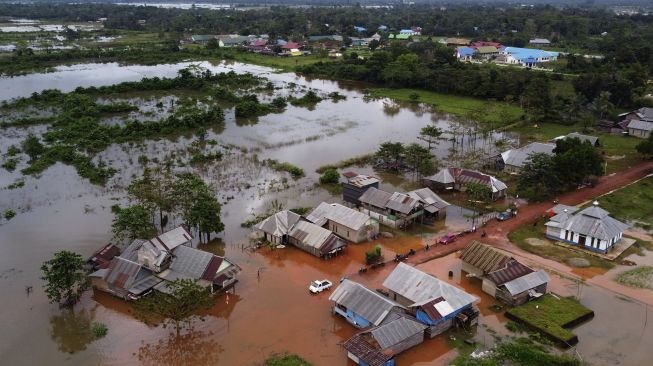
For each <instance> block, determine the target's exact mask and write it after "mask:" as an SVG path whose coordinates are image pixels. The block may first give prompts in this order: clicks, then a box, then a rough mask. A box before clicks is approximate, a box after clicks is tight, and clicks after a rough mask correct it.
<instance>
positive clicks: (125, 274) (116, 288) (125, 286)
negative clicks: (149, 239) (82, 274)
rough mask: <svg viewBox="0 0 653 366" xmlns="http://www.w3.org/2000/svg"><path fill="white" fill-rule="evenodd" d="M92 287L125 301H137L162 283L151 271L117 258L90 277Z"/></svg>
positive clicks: (135, 263)
mask: <svg viewBox="0 0 653 366" xmlns="http://www.w3.org/2000/svg"><path fill="white" fill-rule="evenodd" d="M89 279H90V281H91V286H93V288H95V289H98V290H100V291H104V292H108V293H110V294H112V295H114V296H117V297H120V298H122V299H124V300H135V299H137V298H139V297H140V296H142V295H144V294H147V293H149V292H150V291H151V290H152V288H153V287H154V286H156V285H157V284H159V283H160V282H162V280H161V279H159V278H157V277H156V276H154V273H152V271H151V270H149V269H148V268H146V267H144V266H142V265H140V264H139V263H137V262H132V261H130V260H128V259H125V258H121V257H115V258H113V259H112V260H111V262H110V263H109V264H108V266H107V267H106V268H102V269H99V270H97V271H95V272H93V273H91V274H90V275H89Z"/></svg>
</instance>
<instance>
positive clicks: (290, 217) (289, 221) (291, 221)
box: [254, 210, 301, 236]
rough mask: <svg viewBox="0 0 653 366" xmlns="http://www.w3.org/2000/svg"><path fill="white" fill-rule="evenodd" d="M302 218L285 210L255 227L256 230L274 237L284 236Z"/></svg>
mask: <svg viewBox="0 0 653 366" xmlns="http://www.w3.org/2000/svg"><path fill="white" fill-rule="evenodd" d="M300 218H301V216H299V215H297V214H296V213H294V212H292V211H289V210H283V211H279V212H277V213H276V214H274V215H272V216H270V217H268V218H267V219H265V220H263V221H261V222H259V223H258V224H256V225H254V228H256V229H259V230H261V231H263V232H265V233H268V234H271V235H274V236H284V235H287V234H288V233H289V232H290V229H291V228H292V227H293V225H295V223H297V221H299V219H300Z"/></svg>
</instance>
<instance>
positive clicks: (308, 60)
mask: <svg viewBox="0 0 653 366" xmlns="http://www.w3.org/2000/svg"><path fill="white" fill-rule="evenodd" d="M233 57H234V60H235V61H239V62H245V63H250V64H255V65H261V66H268V67H275V68H278V69H281V70H284V71H293V70H294V69H295V67H297V66H303V65H310V64H314V63H316V62H318V61H328V59H325V58H322V57H319V56H318V55H308V56H296V57H279V56H270V55H261V54H258V53H251V52H234V53H233Z"/></svg>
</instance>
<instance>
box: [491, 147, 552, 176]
mask: <svg viewBox="0 0 653 366" xmlns="http://www.w3.org/2000/svg"><path fill="white" fill-rule="evenodd" d="M555 147H556V146H555V145H554V144H549V143H542V142H531V143H530V144H528V145H525V146H522V147H520V148H516V149H511V150H507V151H504V152H502V153H501V155H499V156H498V159H496V160H495V169H497V170H499V171H500V170H503V171H506V172H508V173H519V172H520V171H521V169H522V168H523V167H524V165H526V163H528V162H529V161H530V159H531V158H530V156H531V154H547V155H553V154H554V153H553V149H555Z"/></svg>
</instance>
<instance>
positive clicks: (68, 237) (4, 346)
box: [0, 63, 649, 365]
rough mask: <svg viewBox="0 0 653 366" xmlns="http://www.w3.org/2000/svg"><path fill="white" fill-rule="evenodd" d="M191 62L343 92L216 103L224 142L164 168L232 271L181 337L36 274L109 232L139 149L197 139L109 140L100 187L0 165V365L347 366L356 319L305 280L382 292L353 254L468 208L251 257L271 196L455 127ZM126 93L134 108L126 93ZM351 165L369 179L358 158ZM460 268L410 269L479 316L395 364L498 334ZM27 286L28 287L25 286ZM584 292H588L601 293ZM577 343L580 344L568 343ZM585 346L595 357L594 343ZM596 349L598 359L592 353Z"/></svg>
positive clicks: (420, 234) (441, 153)
mask: <svg viewBox="0 0 653 366" xmlns="http://www.w3.org/2000/svg"><path fill="white" fill-rule="evenodd" d="M188 65H190V63H182V64H174V65H159V66H120V65H118V64H112V63H109V64H91V65H75V66H67V67H60V68H57V71H55V72H53V73H46V74H30V75H25V76H19V77H14V78H0V99H1V100H7V99H11V98H15V97H20V96H27V95H30V94H31V93H32V92H37V91H40V90H43V89H48V88H59V89H61V90H64V91H70V90H73V89H75V88H76V87H78V86H92V85H94V86H101V85H110V84H114V83H118V82H122V81H129V80H138V79H140V78H142V77H146V76H147V77H153V76H159V77H166V76H168V77H170V76H174V75H175V74H176V72H177V70H179V69H180V68H182V67H186V66H188ZM200 65H201V66H203V67H206V68H209V69H211V70H212V71H216V72H220V71H230V70H235V71H236V72H251V73H254V74H256V75H260V76H265V77H267V78H269V79H270V80H271V81H272V82H273V83H274V84H275V86H276V87H277V88H279V89H276V90H275V93H277V94H282V95H299V96H301V95H303V93H305V92H306V91H307V90H308V89H314V90H315V91H316V92H317V93H318V94H320V95H325V94H328V93H330V92H333V91H337V92H339V93H340V94H342V95H345V96H346V97H347V99H346V100H340V101H337V102H336V101H331V100H325V101H322V102H320V103H319V104H317V106H315V108H311V109H307V108H300V107H293V106H288V108H287V109H286V110H285V111H284V112H283V113H281V114H270V115H267V116H264V117H260V118H258V119H254V120H246V121H243V120H240V119H237V118H235V117H234V114H233V110H232V109H231V108H227V109H226V121H225V126H224V128H220V129H217V130H212V131H209V137H208V139H215V140H216V141H217V142H218V145H217V147H214V148H215V149H220V150H221V151H223V152H224V153H225V158H224V159H223V160H222V161H219V162H216V163H214V164H210V165H209V166H203V167H198V168H191V167H190V166H188V165H187V164H178V165H177V168H176V169H177V170H180V171H185V170H193V171H196V172H198V173H199V174H201V175H202V177H203V178H204V179H205V180H206V181H207V182H209V183H211V184H212V185H213V187H214V190H215V194H216V196H217V197H218V198H219V200H220V201H221V202H222V203H223V215H222V216H223V222H224V223H225V232H224V233H221V234H220V236H219V238H220V240H219V241H216V242H214V243H212V244H210V245H203V246H202V248H203V249H205V250H209V251H212V252H215V253H217V254H220V255H226V256H227V257H229V258H230V259H231V260H233V261H234V262H236V263H237V264H238V265H240V266H241V267H242V268H243V272H242V273H241V275H240V277H239V282H238V284H237V285H236V288H235V293H233V294H229V295H228V296H226V295H221V296H220V297H219V298H218V299H217V304H216V305H215V306H214V307H213V308H212V309H211V310H210V311H208V313H207V316H206V320H205V321H204V322H198V323H197V324H196V326H195V329H194V330H193V331H192V332H189V333H185V334H184V335H183V336H182V337H181V338H177V337H176V336H174V335H171V334H170V330H169V329H164V328H162V327H156V326H148V325H145V324H143V323H142V322H140V321H139V320H137V319H135V318H134V317H133V315H132V312H131V310H130V306H129V304H127V303H125V302H123V301H120V300H118V299H115V298H113V297H111V296H109V295H106V294H103V293H95V294H94V293H92V292H91V291H89V292H87V293H86V295H85V296H84V298H83V299H82V301H81V303H80V304H79V305H77V306H76V307H75V309H73V310H72V311H63V310H60V309H58V307H57V306H55V305H50V304H48V303H47V299H46V298H45V295H44V293H43V291H42V289H41V285H42V283H41V280H40V279H39V276H40V273H39V267H40V265H41V263H42V262H43V261H45V260H47V259H49V258H51V256H52V254H53V253H54V252H56V251H58V250H62V249H68V250H73V251H76V252H78V253H80V254H82V255H83V256H88V255H90V254H91V253H92V252H93V251H94V250H96V249H97V248H98V247H100V246H101V245H103V244H105V243H107V242H109V241H110V240H111V233H110V225H111V219H112V215H111V212H110V207H111V206H112V205H114V204H116V203H123V204H125V203H126V201H125V192H124V188H125V186H126V185H127V184H128V183H129V181H130V180H131V179H132V177H134V176H138V175H140V174H141V172H142V167H141V166H140V164H139V163H138V162H137V158H136V157H137V156H140V155H146V156H148V157H149V158H150V159H152V158H157V159H159V160H163V159H165V158H166V157H170V156H174V157H175V161H185V159H187V158H188V155H189V153H188V151H187V146H188V145H189V144H190V143H191V142H192V141H194V140H195V138H194V137H192V136H179V137H177V138H175V139H172V140H166V139H161V140H156V141H145V142H144V143H140V144H114V145H111V146H110V147H109V148H108V149H107V150H106V151H104V152H102V153H100V154H98V157H97V158H96V159H97V160H102V161H103V162H105V163H107V165H109V166H113V167H115V168H117V169H118V170H119V171H120V172H119V173H118V174H117V175H116V177H114V178H112V179H111V180H110V181H109V183H108V184H107V185H106V186H105V187H98V186H93V185H91V184H89V183H88V182H87V181H85V180H83V179H81V178H80V177H79V176H78V175H77V173H76V171H75V170H74V168H72V167H69V166H65V165H62V164H56V165H55V166H53V167H51V168H49V169H48V170H46V171H45V172H43V173H42V174H41V175H40V176H38V177H21V176H20V173H19V171H20V169H21V168H23V167H24V166H25V165H26V160H27V159H26V157H25V156H23V157H22V158H21V162H20V163H19V165H18V168H17V170H16V171H15V172H13V173H9V172H7V171H6V170H2V174H1V175H0V187H6V186H7V185H9V184H11V183H13V182H15V181H16V180H19V179H24V183H25V184H24V187H21V188H17V189H12V190H9V189H2V190H0V210H2V211H4V209H6V208H12V209H14V210H15V211H16V212H18V215H17V216H16V217H15V218H13V219H12V220H11V221H8V222H7V221H2V222H1V225H0V292H1V293H2V294H3V295H2V299H3V302H2V303H3V311H2V312H1V313H0V324H2V329H3V332H2V334H1V335H0V357H2V360H3V363H6V364H11V365H28V364H42V363H45V362H47V363H48V364H51V365H60V364H75V365H91V364H92V365H98V364H100V365H123V364H143V365H150V364H151V365H154V364H156V365H161V364H172V365H185V364H198V365H203V364H224V365H250V364H256V363H258V362H260V361H261V360H263V359H264V358H265V357H267V356H268V355H270V354H271V353H275V352H284V351H289V352H294V353H298V354H300V355H301V356H302V357H305V358H306V359H308V360H309V361H311V362H312V363H314V364H315V365H342V364H347V362H348V361H347V360H346V354H345V352H344V351H343V349H342V348H341V347H340V346H339V343H340V342H342V341H343V340H345V339H347V338H348V337H350V336H351V335H352V334H354V332H355V329H354V328H353V327H351V326H350V325H349V324H348V323H347V322H345V321H344V320H342V319H341V318H339V317H335V316H333V315H332V314H331V312H330V303H329V301H328V296H329V294H328V293H323V294H319V295H317V296H310V295H309V294H308V291H307V286H308V283H309V282H310V281H311V280H314V279H322V278H327V279H330V280H331V281H333V282H335V283H337V282H338V280H339V279H340V278H342V277H344V276H348V277H351V278H354V279H360V280H361V281H362V282H364V283H367V284H369V285H370V286H372V287H379V286H380V283H381V282H382V281H383V278H385V276H386V275H387V273H389V271H390V270H391V268H390V267H391V266H387V267H386V268H384V269H382V270H379V271H370V272H368V273H367V274H365V275H364V276H362V277H361V276H358V274H357V269H358V268H360V267H361V266H362V262H363V259H364V251H365V250H368V249H369V248H372V247H373V246H374V245H377V244H378V245H381V246H382V248H383V255H384V256H385V257H386V258H392V257H393V256H394V254H395V253H405V252H407V251H408V250H409V249H411V248H412V249H419V248H420V247H421V246H423V245H424V243H425V242H426V241H429V240H432V239H433V238H434V237H436V236H437V235H441V234H442V233H444V232H446V231H448V230H455V229H456V228H459V227H465V226H467V225H469V223H468V221H467V219H466V218H465V216H466V215H467V214H468V213H467V212H465V211H464V210H463V209H460V208H457V207H452V208H451V209H450V211H449V215H448V217H447V221H445V222H444V223H443V222H439V223H437V224H436V225H435V226H433V227H423V228H415V229H413V230H412V231H411V232H410V233H407V234H405V233H399V234H398V235H396V236H395V237H394V238H392V239H380V240H378V241H375V242H370V243H365V244H361V245H352V246H350V247H349V248H348V250H347V251H346V253H345V254H344V255H341V256H338V257H336V258H334V259H332V260H330V261H323V260H320V259H317V258H314V257H312V256H310V255H309V254H307V253H304V252H301V251H299V250H297V249H295V248H286V249H278V250H274V251H270V250H269V249H261V250H259V251H256V252H253V251H251V250H249V249H245V248H244V247H246V246H248V245H249V241H248V239H247V237H248V234H249V230H248V229H244V228H242V227H241V226H240V223H241V222H243V221H246V220H247V219H250V218H252V217H253V216H254V215H257V214H261V213H264V212H266V210H268V208H269V207H270V206H271V205H272V202H273V201H276V202H280V203H281V204H282V205H283V207H285V208H293V207H311V206H315V205H316V204H318V203H319V202H321V201H325V200H326V201H330V202H337V201H340V198H339V197H337V196H332V195H331V194H330V193H329V192H327V191H326V190H324V189H322V188H319V187H317V186H316V185H315V182H316V178H317V174H316V173H315V169H316V168H317V167H319V166H321V165H324V164H332V163H336V162H338V161H340V160H343V159H346V158H350V157H352V156H356V155H362V154H369V153H372V152H374V151H375V150H376V148H377V147H378V145H379V144H380V143H382V142H384V141H387V140H393V141H401V142H405V143H410V142H415V141H417V140H416V136H417V135H418V132H419V130H420V128H422V127H423V126H425V125H428V124H435V125H437V126H439V127H441V128H443V129H445V130H448V129H449V128H451V126H453V125H455V124H457V123H458V122H457V121H455V120H453V119H452V118H450V117H449V116H446V115H441V114H438V113H437V112H435V111H433V110H431V109H430V108H427V107H425V106H422V105H400V104H397V103H394V102H392V101H389V100H385V99H379V100H367V99H365V98H364V95H363V93H362V86H361V85H357V84H350V83H338V82H333V81H325V80H309V79H306V78H303V77H299V76H296V75H294V74H287V73H285V74H284V73H275V72H274V70H272V69H269V68H264V67H258V66H252V65H244V64H238V63H232V64H228V63H221V64H218V65H212V64H210V63H200ZM262 97H263V98H266V97H271V96H269V95H268V96H265V95H262ZM134 100H135V101H138V102H139V103H142V101H139V99H138V98H135V99H134ZM144 104H145V105H147V103H144ZM45 130H46V126H30V127H29V128H25V129H18V128H7V129H4V130H1V131H0V136H1V137H0V151H2V152H4V151H6V149H7V148H8V147H9V146H10V145H12V144H19V143H20V141H21V140H22V139H23V138H24V137H25V136H26V134H27V133H29V132H32V133H36V134H40V133H42V132H44V131H45ZM511 138H512V136H509V135H503V134H502V135H492V136H491V138H488V139H480V140H479V141H477V142H476V143H477V144H480V145H481V146H482V147H483V148H487V149H491V148H492V147H493V146H494V143H493V141H496V140H497V139H511ZM440 145H441V146H438V147H437V148H436V149H434V152H435V154H436V155H437V156H438V157H439V158H440V159H446V157H447V156H448V155H449V153H450V151H449V148H450V147H451V142H449V141H444V142H442V143H441V144H440ZM264 159H277V160H279V161H286V162H290V163H292V164H295V165H297V166H299V167H301V168H303V169H304V170H305V171H306V173H307V177H305V178H302V179H299V180H292V179H290V178H288V177H287V176H286V175H284V174H280V173H278V172H274V171H272V170H270V169H269V168H268V167H267V166H265V164H263V163H262V161H263V160H264ZM351 169H352V170H360V171H361V172H365V173H374V174H377V172H374V171H373V170H372V168H370V167H369V166H367V167H361V168H360V169H359V168H357V167H353V168H351ZM378 175H379V176H380V177H381V178H383V179H384V182H383V184H382V187H383V188H384V189H387V190H393V189H401V190H408V189H410V188H411V187H414V186H415V185H416V183H415V182H414V181H411V179H396V177H395V178H392V176H387V175H384V174H382V173H379V174H378ZM459 266H460V264H459V261H458V260H457V259H456V258H455V255H452V256H448V257H445V258H442V259H438V260H436V261H432V262H429V263H426V264H424V265H422V269H423V270H425V271H427V272H430V273H433V274H435V275H437V276H438V277H440V278H442V279H446V280H450V281H452V282H453V283H456V284H457V285H459V286H461V287H463V288H465V289H466V290H469V291H470V292H472V293H474V294H476V295H477V296H479V298H480V303H479V308H480V309H481V314H482V318H481V324H482V325H481V326H479V327H478V329H476V330H475V331H473V332H471V333H469V334H451V335H445V336H441V337H437V338H436V339H434V340H429V341H428V342H426V343H425V344H423V345H421V346H419V347H417V348H415V349H412V350H410V351H408V352H406V353H404V354H402V355H400V356H399V357H398V364H400V365H409V364H414V365H427V364H434V363H435V364H442V363H446V362H447V361H448V360H451V359H452V358H453V357H455V355H456V351H455V350H452V346H451V344H450V340H451V338H450V337H474V339H475V340H476V341H477V342H479V343H481V344H484V345H488V346H489V345H491V344H492V342H493V340H494V336H495V335H494V334H492V333H491V332H490V331H488V329H489V328H497V329H501V330H502V331H501V330H500V331H499V332H504V333H505V327H503V326H502V325H503V324H504V322H505V318H503V316H502V315H501V314H498V313H495V312H493V311H492V310H490V306H491V305H493V304H495V302H494V300H493V299H491V298H489V297H488V296H486V295H484V294H483V293H482V292H481V291H480V284H479V283H478V280H476V279H470V278H467V277H465V276H463V275H461V273H460V269H459ZM450 270H451V271H453V272H454V276H453V277H452V278H451V279H449V278H448V271H450ZM29 286H33V289H34V290H33V291H31V292H28V291H27V290H26V289H27V288H28V287H29ZM563 288H564V287H563ZM588 288H590V287H588ZM583 293H584V296H589V295H588V294H591V293H592V292H591V291H590V290H588V289H587V288H586V290H585V291H584V292H583ZM592 299H593V298H590V300H588V301H598V300H592ZM600 301H603V300H600ZM612 301H621V300H618V299H617V300H614V299H613V300H612ZM613 305H614V304H613V303H612V302H610V301H608V302H606V301H603V302H601V303H600V304H597V306H596V308H597V309H598V310H597V317H599V316H601V317H603V318H609V317H610V315H609V314H611V313H612V312H614V309H616V307H612V306H613ZM617 305H620V303H618V304H617ZM626 306H628V305H626ZM633 306H635V305H633ZM599 311H600V315H599ZM635 314H639V313H635V312H634V313H633V314H632V315H633V319H629V321H633V322H634V321H637V320H641V319H640V318H639V317H635ZM93 321H100V322H103V323H106V324H107V325H108V328H109V333H108V335H107V336H106V337H105V338H102V339H100V340H94V339H92V337H91V336H90V335H89V331H88V325H89V324H90V323H91V322H93ZM594 323H596V322H590V323H588V325H587V327H588V328H587V331H586V332H587V333H586V334H587V335H586V336H582V337H581V339H583V337H585V339H591V338H590V337H592V334H593V332H597V331H600V330H602V329H603V328H601V327H598V326H595V325H593V324H594ZM606 323H608V324H612V325H614V323H610V322H609V321H606ZM583 327H585V325H583V326H581V327H579V329H580V330H583V329H586V328H583ZM640 328H641V327H640ZM638 329H639V328H638ZM645 329H648V328H645ZM646 331H647V332H649V330H646ZM646 334H648V333H646ZM595 343H596V344H603V343H604V342H595ZM595 343H592V346H591V347H594V344H595ZM579 347H590V346H589V345H588V346H586V345H585V344H584V343H582V341H581V346H579ZM610 347H611V348H610V349H614V350H615V351H614V352H615V353H619V352H621V354H624V355H625V353H626V352H631V351H632V347H631V346H630V345H628V346H624V345H621V344H620V343H618V342H614V344H612V345H610ZM579 349H580V348H579ZM583 352H585V351H583ZM586 352H587V353H590V354H599V351H598V350H595V349H591V348H588V349H587V351H586ZM638 352H639V353H638ZM638 352H637V351H635V352H631V353H632V355H629V356H628V357H626V356H623V357H622V358H620V360H627V361H632V360H640V359H641V358H638V357H640V356H641V353H642V351H638ZM596 357H598V358H600V354H599V356H596ZM349 364H351V362H349Z"/></svg>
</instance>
